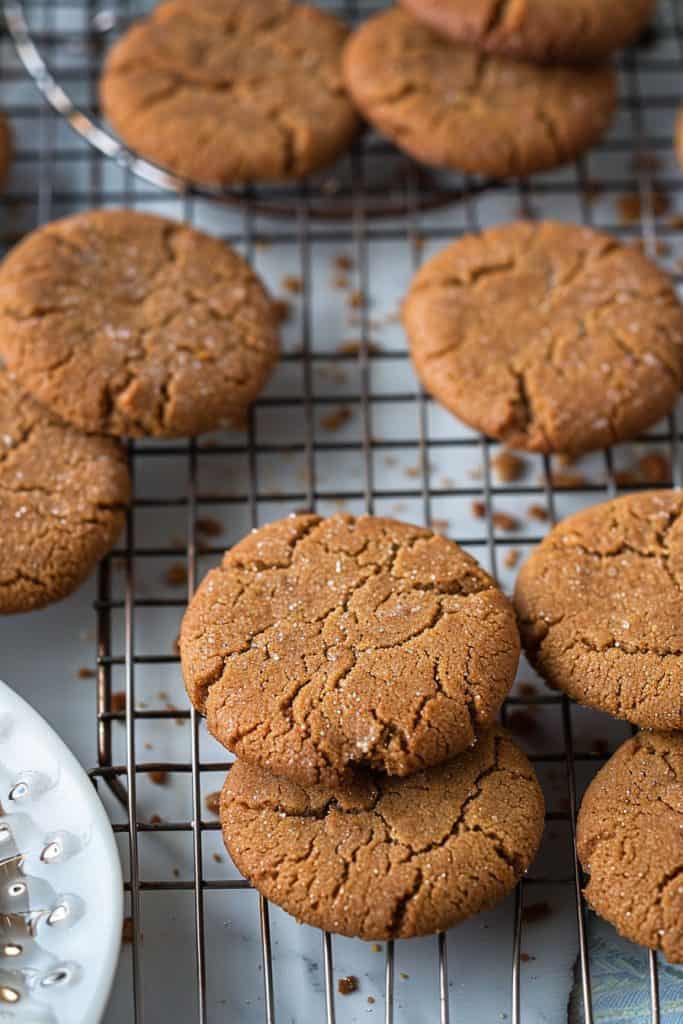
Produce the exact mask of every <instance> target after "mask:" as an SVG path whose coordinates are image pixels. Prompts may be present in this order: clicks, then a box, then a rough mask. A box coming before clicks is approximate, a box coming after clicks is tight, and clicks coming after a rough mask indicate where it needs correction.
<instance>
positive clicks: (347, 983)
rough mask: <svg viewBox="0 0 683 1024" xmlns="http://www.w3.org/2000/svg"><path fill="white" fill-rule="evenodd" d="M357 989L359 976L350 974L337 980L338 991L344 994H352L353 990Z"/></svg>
mask: <svg viewBox="0 0 683 1024" xmlns="http://www.w3.org/2000/svg"><path fill="white" fill-rule="evenodd" d="M357 990H358V978H356V976H355V975H353V974H349V975H348V977H346V978H340V979H339V981H338V982H337V991H338V992H339V994H340V995H342V996H350V995H351V993H352V992H356V991H357Z"/></svg>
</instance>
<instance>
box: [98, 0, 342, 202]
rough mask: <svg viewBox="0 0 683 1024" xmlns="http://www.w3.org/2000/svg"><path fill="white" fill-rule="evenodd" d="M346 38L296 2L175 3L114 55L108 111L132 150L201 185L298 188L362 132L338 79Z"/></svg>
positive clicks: (105, 86)
mask: <svg viewBox="0 0 683 1024" xmlns="http://www.w3.org/2000/svg"><path fill="white" fill-rule="evenodd" d="M346 35H347V30H346V28H345V26H344V25H343V24H342V23H341V22H340V21H338V20H337V19H336V18H334V17H332V16H331V15H330V14H326V13H324V12H323V11H320V10H318V9H316V8H315V7H312V6H307V5H306V4H293V3H290V2H289V0H258V3H247V4H245V3H244V2H243V0H219V2H216V0H169V2H167V3H162V4H159V6H158V7H157V8H156V9H155V10H154V11H153V13H152V14H151V15H150V17H148V18H146V19H144V20H142V21H139V22H137V23H136V24H134V25H133V27H132V28H131V29H130V30H129V31H128V32H127V33H126V34H125V35H124V36H123V37H122V39H121V40H119V42H118V43H116V45H115V46H114V47H113V49H112V50H111V52H110V54H109V56H108V58H107V61H106V65H105V69H104V74H103V77H102V80H101V83H100V96H101V101H102V107H103V110H104V113H105V115H106V116H107V118H108V119H109V121H110V122H111V124H112V125H113V126H114V128H115V129H116V131H117V132H118V133H119V135H120V136H121V138H122V139H123V140H124V141H125V143H126V144H127V145H128V146H130V147H131V148H132V149H134V150H135V151H136V152H138V153H140V154H142V155H143V156H145V157H147V158H148V159H150V160H153V161H155V162H156V163H160V164H163V165H164V166H165V167H167V168H169V169H170V170H172V171H175V172H176V173H177V174H181V175H183V176H184V177H187V178H190V179H192V180H194V181H198V182H203V183H205V184H210V185H227V184H233V183H239V182H248V181H254V180H258V179H286V178H295V177H300V176H302V175H305V174H308V173H309V172H311V171H314V170H317V169H318V168H321V167H324V166H326V165H328V164H330V163H332V162H333V161H334V160H335V159H336V158H337V157H338V156H339V155H340V154H341V153H343V152H344V151H345V150H346V149H347V148H348V146H349V145H350V144H351V142H352V141H353V138H354V137H355V135H356V133H357V131H358V127H359V121H358V117H357V115H356V113H355V110H354V108H353V106H352V104H351V101H350V100H349V98H348V96H347V94H346V90H345V88H344V83H343V80H342V74H341V52H342V46H343V44H344V41H345V39H346Z"/></svg>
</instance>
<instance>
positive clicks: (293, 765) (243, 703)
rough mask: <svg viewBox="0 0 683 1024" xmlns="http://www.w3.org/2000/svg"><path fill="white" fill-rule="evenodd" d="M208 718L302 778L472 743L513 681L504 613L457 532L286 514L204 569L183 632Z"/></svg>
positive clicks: (232, 744) (243, 749)
mask: <svg viewBox="0 0 683 1024" xmlns="http://www.w3.org/2000/svg"><path fill="white" fill-rule="evenodd" d="M180 654H181V659H182V666H183V674H184V677H185V685H186V687H187V691H188V694H189V696H190V699H191V701H192V703H193V704H194V705H195V707H196V708H198V709H199V710H200V711H201V712H203V713H205V714H206V716H207V723H208V727H209V730H210V731H211V733H213V735H214V736H215V737H216V738H217V739H218V740H219V741H220V742H221V743H223V745H224V746H226V747H227V748H228V750H231V751H233V752H234V753H235V754H237V756H238V757H241V758H244V760H245V761H248V762H250V763H252V764H256V765H259V766H261V767H263V768H266V769H268V770H269V771H272V772H273V773H274V774H277V775H282V776H284V777H286V778H291V779H293V780H294V781H296V782H301V783H302V784H304V785H307V784H311V783H315V784H317V783H325V784H327V783H330V782H336V781H338V780H339V778H341V777H344V776H345V775H347V774H348V772H349V770H350V769H351V768H352V767H354V766H363V767H367V768H373V769H378V770H381V771H386V772H387V773H388V774H390V775H408V774H410V773H411V772H415V771H418V770H419V769H421V768H425V767H429V766H431V765H435V764H439V763H441V762H442V761H445V760H447V759H448V758H450V757H453V756H454V755H455V754H457V753H459V752H460V751H462V750H464V749H466V748H467V747H469V746H470V745H471V744H472V743H473V742H475V739H476V732H477V731H478V730H479V729H481V728H482V727H484V726H486V725H488V724H490V723H491V722H492V721H493V720H494V719H495V716H496V714H497V712H498V709H499V707H500V705H501V703H502V701H503V699H504V697H505V696H506V694H507V692H508V690H509V689H510V686H511V685H512V682H513V680H514V676H515V671H516V668H517V661H518V658H519V640H518V634H517V626H516V623H515V617H514V612H513V610H512V607H511V605H510V603H509V601H508V600H507V598H506V597H504V596H503V594H502V593H501V591H500V590H498V588H497V587H496V585H495V584H494V582H493V580H492V579H491V578H490V576H488V575H487V573H485V572H484V571H483V569H481V568H480V566H479V565H478V564H477V563H476V562H475V561H474V559H473V558H471V557H470V556H469V555H467V554H466V553H465V552H464V551H462V550H461V548H459V547H458V545H457V544H455V543H454V542H453V541H450V540H446V539H445V538H444V537H441V536H438V535H436V534H434V533H432V532H431V531H429V530H425V529H421V528H419V527H417V526H409V525H408V524H406V523H399V522H395V521H394V520H391V519H380V518H374V517H372V516H362V517H360V518H358V519H354V518H353V517H351V516H346V515H335V516H332V517H331V518H329V519H321V518H320V517H319V516H315V515H296V516H290V517H289V518H287V519H282V520H279V521H278V522H274V523H271V524H270V525H268V526H264V527H262V528H261V529H259V530H256V531H255V532H254V533H252V534H250V535H249V536H248V537H246V538H245V539H244V540H243V541H241V542H240V543H239V544H237V545H236V546H235V547H234V548H232V549H231V550H230V551H228V552H227V554H226V555H225V557H224V559H223V563H222V565H221V566H220V568H217V569H213V570H212V571H211V572H209V573H208V575H207V576H206V577H205V579H204V581H203V582H202V584H201V586H200V587H199V589H198V590H197V593H196V594H195V596H194V598H193V599H192V601H191V603H190V606H189V608H188V610H187V612H186V614H185V618H184V620H183V624H182V628H181V632H180Z"/></svg>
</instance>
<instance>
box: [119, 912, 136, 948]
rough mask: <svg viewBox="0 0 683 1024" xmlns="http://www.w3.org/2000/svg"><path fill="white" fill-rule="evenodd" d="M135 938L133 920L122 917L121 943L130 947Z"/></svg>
mask: <svg viewBox="0 0 683 1024" xmlns="http://www.w3.org/2000/svg"><path fill="white" fill-rule="evenodd" d="M134 936H135V928H134V927H133V918H132V917H124V919H123V927H122V929H121V942H123V944H124V945H125V946H130V944H131V943H132V941H133V938H134Z"/></svg>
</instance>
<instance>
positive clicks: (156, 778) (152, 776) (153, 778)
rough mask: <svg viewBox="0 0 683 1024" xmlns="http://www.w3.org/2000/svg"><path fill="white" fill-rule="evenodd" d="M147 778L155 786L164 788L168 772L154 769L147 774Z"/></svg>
mask: <svg viewBox="0 0 683 1024" xmlns="http://www.w3.org/2000/svg"><path fill="white" fill-rule="evenodd" d="M147 778H148V779H149V781H150V782H151V783H153V784H154V785H155V786H165V785H166V783H167V782H168V772H165V771H162V770H161V769H160V768H155V770H154V771H152V772H147Z"/></svg>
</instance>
